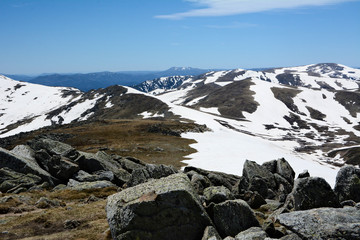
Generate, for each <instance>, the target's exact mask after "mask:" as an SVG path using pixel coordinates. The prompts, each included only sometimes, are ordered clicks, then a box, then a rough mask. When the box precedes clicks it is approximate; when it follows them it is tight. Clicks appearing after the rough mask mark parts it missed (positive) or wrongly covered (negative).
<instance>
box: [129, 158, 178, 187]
mask: <svg viewBox="0 0 360 240" xmlns="http://www.w3.org/2000/svg"><path fill="white" fill-rule="evenodd" d="M175 173H177V170H176V169H175V168H174V167H172V166H166V165H163V164H160V165H156V164H147V165H146V166H145V167H143V168H140V169H135V170H134V171H133V172H132V174H131V177H130V179H129V181H128V182H127V183H126V185H127V186H128V187H133V186H136V185H138V184H141V183H144V182H147V181H148V180H150V179H160V178H163V177H167V176H169V175H171V174H175Z"/></svg>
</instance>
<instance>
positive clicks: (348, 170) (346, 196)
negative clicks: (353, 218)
mask: <svg viewBox="0 0 360 240" xmlns="http://www.w3.org/2000/svg"><path fill="white" fill-rule="evenodd" d="M335 193H336V195H337V196H338V197H339V200H340V202H342V201H345V200H353V201H355V202H360V169H358V168H355V167H354V166H346V167H343V168H341V169H340V170H339V172H338V174H337V176H336V184H335Z"/></svg>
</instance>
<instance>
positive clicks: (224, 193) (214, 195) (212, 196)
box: [204, 186, 233, 204]
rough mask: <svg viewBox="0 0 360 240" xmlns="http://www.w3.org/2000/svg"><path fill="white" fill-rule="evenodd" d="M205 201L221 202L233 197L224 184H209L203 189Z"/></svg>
mask: <svg viewBox="0 0 360 240" xmlns="http://www.w3.org/2000/svg"><path fill="white" fill-rule="evenodd" d="M204 197H205V200H206V203H207V204H209V203H211V202H213V203H221V202H225V201H226V200H230V199H233V196H232V194H231V192H230V190H229V189H227V188H226V187H224V186H211V187H208V188H206V189H205V190H204Z"/></svg>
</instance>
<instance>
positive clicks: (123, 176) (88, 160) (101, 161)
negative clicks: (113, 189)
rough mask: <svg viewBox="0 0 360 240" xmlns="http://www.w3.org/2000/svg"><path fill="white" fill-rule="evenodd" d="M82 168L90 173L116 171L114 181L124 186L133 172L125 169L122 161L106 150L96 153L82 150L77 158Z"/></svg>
mask: <svg viewBox="0 0 360 240" xmlns="http://www.w3.org/2000/svg"><path fill="white" fill-rule="evenodd" d="M76 162H77V163H78V164H79V167H80V169H81V170H84V171H86V172H88V173H93V172H96V171H111V172H113V173H114V181H113V182H114V183H115V184H116V185H118V186H122V185H123V184H124V183H126V182H127V181H129V180H130V177H131V174H130V173H129V172H128V171H126V170H124V169H123V168H122V167H121V165H120V163H118V162H117V161H115V160H114V159H113V158H112V157H111V156H110V155H108V154H107V153H105V152H97V153H96V154H92V153H85V152H80V156H79V158H78V159H77V160H76Z"/></svg>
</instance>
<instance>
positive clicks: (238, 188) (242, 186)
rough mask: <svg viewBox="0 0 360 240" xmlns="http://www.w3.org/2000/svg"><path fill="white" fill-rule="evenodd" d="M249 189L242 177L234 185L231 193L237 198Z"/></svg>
mask: <svg viewBox="0 0 360 240" xmlns="http://www.w3.org/2000/svg"><path fill="white" fill-rule="evenodd" d="M248 189H249V182H248V181H247V179H246V178H245V177H243V176H241V177H240V179H239V180H238V181H237V182H236V183H235V185H234V186H233V188H232V192H233V193H234V195H236V196H239V195H240V194H244V193H245V192H246V191H247V190H248Z"/></svg>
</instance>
